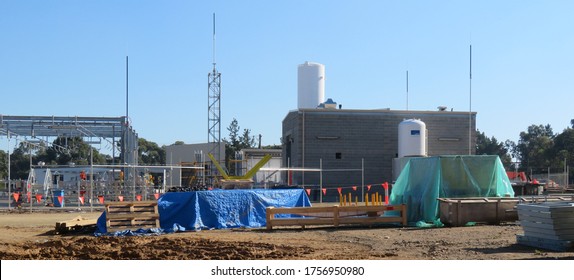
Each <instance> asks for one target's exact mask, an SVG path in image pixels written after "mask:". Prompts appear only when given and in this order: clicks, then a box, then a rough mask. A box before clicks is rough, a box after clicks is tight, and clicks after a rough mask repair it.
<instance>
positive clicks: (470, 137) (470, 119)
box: [468, 44, 472, 155]
mask: <svg viewBox="0 0 574 280" xmlns="http://www.w3.org/2000/svg"><path fill="white" fill-rule="evenodd" d="M468 95H469V108H468V154H469V155H472V44H471V45H470V63H469V88H468Z"/></svg>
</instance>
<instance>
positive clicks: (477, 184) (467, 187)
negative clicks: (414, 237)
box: [390, 156, 514, 224]
mask: <svg viewBox="0 0 574 280" xmlns="http://www.w3.org/2000/svg"><path fill="white" fill-rule="evenodd" d="M466 197H514V191H513V190H512V185H511V184H510V180H509V179H508V176H507V175H506V171H505V170H504V167H503V165H502V162H501V161H500V158H499V157H498V156H439V157H421V158H411V159H410V160H409V161H408V162H407V164H406V165H405V167H404V168H403V170H402V171H401V173H400V174H399V177H398V178H397V181H396V182H395V184H394V185H393V188H392V191H391V196H390V203H391V204H403V203H404V204H406V205H407V221H408V222H409V224H417V223H419V224H421V223H420V222H422V223H428V222H430V223H431V224H436V223H437V222H440V221H437V220H439V218H440V217H439V201H438V200H437V198H466Z"/></svg>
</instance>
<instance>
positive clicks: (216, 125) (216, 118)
mask: <svg viewBox="0 0 574 280" xmlns="http://www.w3.org/2000/svg"><path fill="white" fill-rule="evenodd" d="M215 64H216V63H215V13H213V71H212V72H211V73H208V74H207V103H208V104H207V114H208V116H207V142H208V143H214V144H215V145H213V146H212V147H211V151H210V153H211V154H212V155H213V156H214V157H215V159H216V160H220V154H219V151H220V150H221V147H220V146H221V106H220V100H221V73H219V72H217V69H216V67H215Z"/></svg>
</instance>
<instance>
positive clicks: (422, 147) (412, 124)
mask: <svg viewBox="0 0 574 280" xmlns="http://www.w3.org/2000/svg"><path fill="white" fill-rule="evenodd" d="M425 156H427V129H426V124H425V123H424V122H422V121H421V120H417V119H408V120H404V121H402V122H401V123H399V158H402V157H425Z"/></svg>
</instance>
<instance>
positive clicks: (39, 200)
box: [36, 194, 42, 203]
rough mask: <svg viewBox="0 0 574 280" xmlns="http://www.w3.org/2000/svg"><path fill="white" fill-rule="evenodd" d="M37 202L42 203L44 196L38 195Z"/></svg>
mask: <svg viewBox="0 0 574 280" xmlns="http://www.w3.org/2000/svg"><path fill="white" fill-rule="evenodd" d="M36 202H38V203H40V202H42V195H41V194H36Z"/></svg>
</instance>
